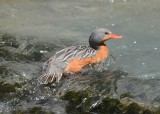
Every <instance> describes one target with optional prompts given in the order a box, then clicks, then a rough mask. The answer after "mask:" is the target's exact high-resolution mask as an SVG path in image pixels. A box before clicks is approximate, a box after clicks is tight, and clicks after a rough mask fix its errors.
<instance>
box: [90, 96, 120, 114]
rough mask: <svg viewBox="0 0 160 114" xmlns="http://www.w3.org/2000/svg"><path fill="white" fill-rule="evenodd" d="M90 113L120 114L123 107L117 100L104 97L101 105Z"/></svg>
mask: <svg viewBox="0 0 160 114" xmlns="http://www.w3.org/2000/svg"><path fill="white" fill-rule="evenodd" d="M92 111H93V112H97V113H100V114H122V113H123V105H122V104H121V103H120V101H119V100H118V99H112V98H109V97H106V98H104V99H103V100H102V103H101V104H99V105H98V106H97V107H95V108H94V109H92Z"/></svg>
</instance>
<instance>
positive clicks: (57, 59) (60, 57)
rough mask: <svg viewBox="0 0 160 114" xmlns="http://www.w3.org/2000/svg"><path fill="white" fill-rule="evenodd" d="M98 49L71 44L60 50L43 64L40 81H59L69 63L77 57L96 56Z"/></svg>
mask: <svg viewBox="0 0 160 114" xmlns="http://www.w3.org/2000/svg"><path fill="white" fill-rule="evenodd" d="M95 54H96V50H94V49H93V48H91V47H90V46H82V45H79V46H71V47H68V48H65V49H63V50H61V51H58V52H57V53H56V54H55V55H54V56H52V57H51V58H50V59H49V60H48V61H46V62H45V63H44V65H43V70H44V72H45V73H44V74H43V75H42V76H40V77H39V81H40V82H41V83H43V84H48V83H52V82H53V81H54V80H56V82H59V80H60V79H61V78H62V75H63V71H64V69H65V68H66V66H67V64H68V63H69V62H70V61H71V60H74V59H76V58H80V59H84V58H91V57H92V56H95Z"/></svg>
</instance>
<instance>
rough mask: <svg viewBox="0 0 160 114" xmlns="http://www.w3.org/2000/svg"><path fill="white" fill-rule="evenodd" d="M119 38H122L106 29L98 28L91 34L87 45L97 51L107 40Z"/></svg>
mask: <svg viewBox="0 0 160 114" xmlns="http://www.w3.org/2000/svg"><path fill="white" fill-rule="evenodd" d="M120 38H122V36H119V35H116V34H113V33H112V32H111V31H109V30H108V29H105V28H98V29H96V30H94V31H93V32H92V33H91V35H90V38H89V45H90V46H91V47H92V48H94V49H98V48H99V46H101V45H103V44H104V42H105V41H107V40H109V39H120Z"/></svg>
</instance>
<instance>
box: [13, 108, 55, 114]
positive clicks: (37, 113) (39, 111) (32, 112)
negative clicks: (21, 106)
mask: <svg viewBox="0 0 160 114" xmlns="http://www.w3.org/2000/svg"><path fill="white" fill-rule="evenodd" d="M13 114H54V112H49V111H44V110H43V108H42V107H33V108H28V109H27V110H15V111H14V112H13Z"/></svg>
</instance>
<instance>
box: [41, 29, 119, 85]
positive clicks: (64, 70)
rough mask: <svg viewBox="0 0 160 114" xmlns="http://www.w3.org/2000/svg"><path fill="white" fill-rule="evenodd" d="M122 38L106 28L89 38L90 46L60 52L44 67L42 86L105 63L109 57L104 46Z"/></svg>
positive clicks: (71, 47)
mask: <svg viewBox="0 0 160 114" xmlns="http://www.w3.org/2000/svg"><path fill="white" fill-rule="evenodd" d="M120 38H122V36H119V35H116V34H112V33H111V31H109V30H107V29H105V28H98V29H96V30H94V31H93V32H92V33H91V35H90V38H89V46H83V45H78V46H70V47H67V48H65V49H62V50H61V51H58V52H57V53H56V54H55V55H53V56H52V57H51V58H50V59H49V60H48V61H46V62H45V63H44V65H43V70H44V74H43V75H41V76H40V77H39V81H40V82H41V83H42V84H48V83H52V82H53V81H56V82H59V80H60V79H61V78H62V76H63V75H67V74H76V73H78V72H80V71H81V70H82V69H83V68H84V67H85V66H86V65H89V64H95V63H99V62H101V61H103V60H104V59H106V58H107V57H108V55H109V50H108V48H107V46H106V45H105V44H104V42H105V41H107V40H109V39H120Z"/></svg>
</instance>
